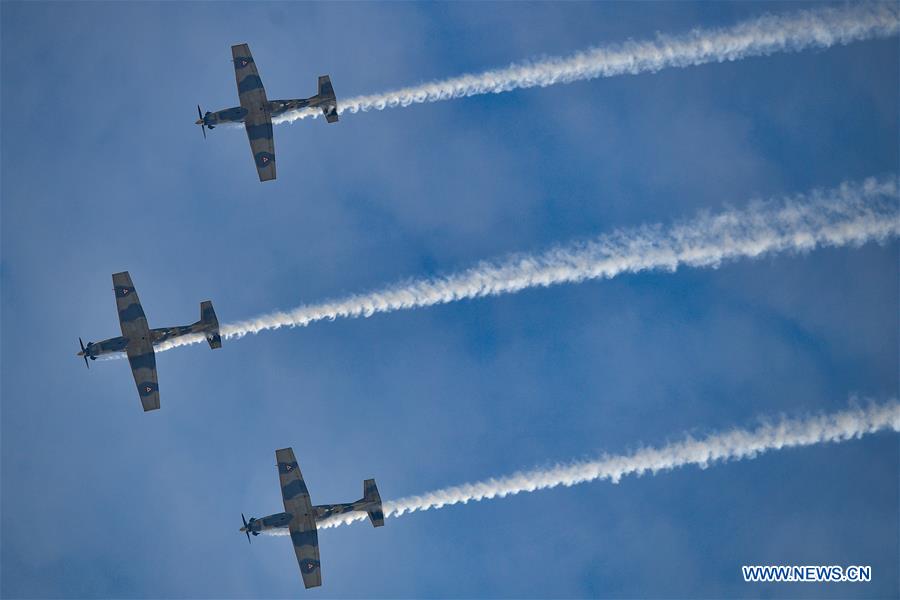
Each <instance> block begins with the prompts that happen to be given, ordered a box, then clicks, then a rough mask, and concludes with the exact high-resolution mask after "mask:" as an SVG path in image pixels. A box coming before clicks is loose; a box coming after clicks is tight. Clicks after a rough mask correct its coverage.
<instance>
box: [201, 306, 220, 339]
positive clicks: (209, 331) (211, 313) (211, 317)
mask: <svg viewBox="0 0 900 600" xmlns="http://www.w3.org/2000/svg"><path fill="white" fill-rule="evenodd" d="M200 324H201V325H202V326H203V329H204V332H203V333H204V334H205V335H206V341H207V342H209V347H210V348H212V349H213V350H215V349H216V348H221V347H222V336H221V335H219V319H217V318H216V311H215V310H214V309H213V305H212V302H211V301H210V300H205V301H203V302H201V303H200Z"/></svg>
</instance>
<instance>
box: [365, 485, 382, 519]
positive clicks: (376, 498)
mask: <svg viewBox="0 0 900 600" xmlns="http://www.w3.org/2000/svg"><path fill="white" fill-rule="evenodd" d="M363 500H364V501H366V502H367V503H368V504H369V506H367V507H366V513H368V515H369V520H370V521H372V527H381V526H382V525H384V510H383V509H382V507H381V494H379V493H378V486H377V485H375V480H374V479H366V480H365V481H364V482H363Z"/></svg>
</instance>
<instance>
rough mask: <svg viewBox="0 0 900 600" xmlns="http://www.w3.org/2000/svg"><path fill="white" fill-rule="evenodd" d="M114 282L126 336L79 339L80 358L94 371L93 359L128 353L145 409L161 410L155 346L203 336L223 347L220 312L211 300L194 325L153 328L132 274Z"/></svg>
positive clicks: (119, 276) (202, 305) (123, 274)
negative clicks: (99, 340) (90, 361)
mask: <svg viewBox="0 0 900 600" xmlns="http://www.w3.org/2000/svg"><path fill="white" fill-rule="evenodd" d="M112 279H113V289H114V290H115V292H116V308H117V309H118V311H119V325H121V327H122V335H121V336H120V337H114V338H110V339H108V340H103V341H102V342H88V345H87V346H85V345H84V342H82V341H81V338H78V343H79V344H81V352H79V353H78V356H81V357H83V358H84V364H85V365H87V366H88V368H90V365H89V364H88V359H89V358H90V359H91V360H97V357H98V356H101V355H103V354H113V353H116V352H122V351H124V352H125V353H126V354H127V355H128V362H129V363H131V373H132V375H134V382H135V384H137V390H138V394H140V396H141V404H142V405H143V406H144V410H145V411H148V410H156V409H158V408H159V385H158V383H157V379H156V355H155V354H154V352H153V346H156V345H159V344H161V343H162V342H165V341H166V340H171V339H173V338H177V337H180V336H183V335H191V334H203V335H204V336H206V341H207V342H209V347H210V348H213V349H215V348H221V347H222V338H221V336H220V335H219V321H218V319H216V311H214V310H213V306H212V302H210V301H209V300H207V301H205V302H201V303H200V320H199V321H197V322H196V323H194V324H193V325H182V326H176V327H160V328H158V329H150V327H149V326H148V325H147V317H145V316H144V309H143V308H141V302H140V300H138V295H137V292H136V291H135V290H134V284H133V283H132V282H131V276H130V275H129V274H128V271H123V272H121V273H114V274H113V276H112Z"/></svg>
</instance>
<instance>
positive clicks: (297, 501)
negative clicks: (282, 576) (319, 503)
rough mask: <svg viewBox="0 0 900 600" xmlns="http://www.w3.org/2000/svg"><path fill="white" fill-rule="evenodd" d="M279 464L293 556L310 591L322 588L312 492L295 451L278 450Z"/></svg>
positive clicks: (276, 452)
mask: <svg viewBox="0 0 900 600" xmlns="http://www.w3.org/2000/svg"><path fill="white" fill-rule="evenodd" d="M275 458H276V460H277V461H278V479H279V480H280V483H281V496H282V498H283V499H284V510H285V512H289V513H291V515H292V516H293V518H292V519H291V522H290V524H289V525H288V527H289V529H290V532H291V542H293V544H294V553H295V554H296V555H297V563H298V564H299V565H300V574H301V575H302V576H303V585H304V586H306V587H307V588H311V587H316V586H320V585H322V573H321V571H320V569H319V535H318V534H317V533H316V515H315V511H313V507H312V503H311V502H310V501H309V492H308V491H307V490H306V483H305V482H304V481H303V474H302V473H300V467H299V466H298V465H297V459H296V458H294V451H293V450H292V449H290V448H283V449H281V450H276V451H275Z"/></svg>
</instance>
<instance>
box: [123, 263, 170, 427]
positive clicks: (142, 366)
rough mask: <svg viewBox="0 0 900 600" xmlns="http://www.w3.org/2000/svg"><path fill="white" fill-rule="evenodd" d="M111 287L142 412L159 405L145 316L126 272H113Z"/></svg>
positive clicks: (153, 357)
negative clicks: (126, 342)
mask: <svg viewBox="0 0 900 600" xmlns="http://www.w3.org/2000/svg"><path fill="white" fill-rule="evenodd" d="M112 277H113V288H114V289H115V292H116V309H117V310H118V311H119V325H120V326H121V327H122V335H123V336H124V337H126V338H128V345H127V346H126V347H125V352H126V353H127V354H128V362H129V364H131V374H132V375H133V376H134V383H135V384H136V385H137V390H138V394H139V395H140V397H141V404H142V405H143V406H144V411H148V410H156V409H158V408H159V383H158V380H157V378H156V355H155V354H154V353H153V341H152V339H151V337H150V327H149V326H148V325H147V317H145V316H144V309H143V308H142V307H141V301H140V300H139V299H138V295H137V292H136V291H135V289H134V283H132V281H131V275H129V274H128V271H123V272H121V273H114V274H113V276H112Z"/></svg>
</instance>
